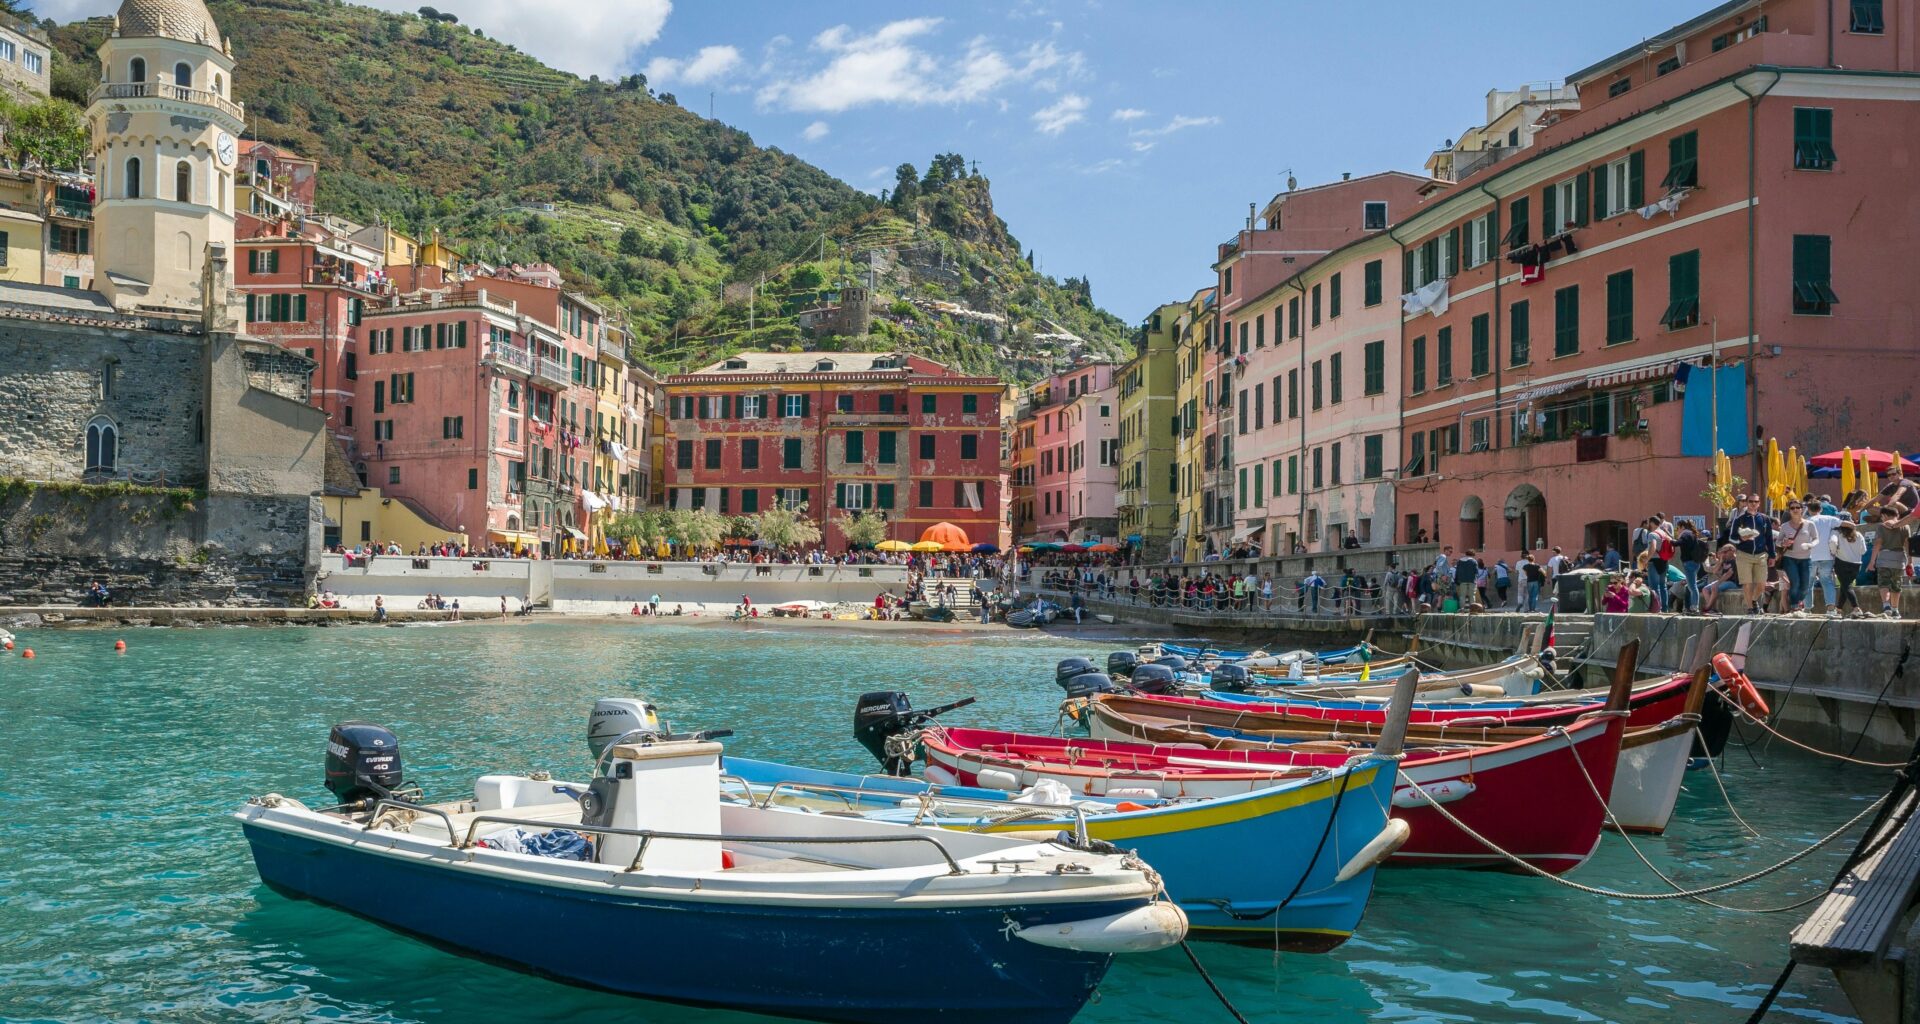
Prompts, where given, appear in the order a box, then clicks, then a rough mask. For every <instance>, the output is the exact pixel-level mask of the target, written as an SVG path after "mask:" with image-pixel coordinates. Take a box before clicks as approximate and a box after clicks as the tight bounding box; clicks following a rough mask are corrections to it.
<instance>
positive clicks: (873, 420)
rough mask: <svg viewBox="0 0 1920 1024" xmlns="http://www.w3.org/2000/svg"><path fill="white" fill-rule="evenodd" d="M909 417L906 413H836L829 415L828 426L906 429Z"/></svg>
mask: <svg viewBox="0 0 1920 1024" xmlns="http://www.w3.org/2000/svg"><path fill="white" fill-rule="evenodd" d="M907 423H908V416H907V414H906V413H904V412H835V413H829V414H828V415H827V425H828V426H832V427H904V426H906V425H907Z"/></svg>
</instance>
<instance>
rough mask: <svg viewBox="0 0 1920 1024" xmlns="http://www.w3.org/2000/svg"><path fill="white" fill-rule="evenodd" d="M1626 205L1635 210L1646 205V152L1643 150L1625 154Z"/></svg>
mask: <svg viewBox="0 0 1920 1024" xmlns="http://www.w3.org/2000/svg"><path fill="white" fill-rule="evenodd" d="M1627 205H1628V206H1631V207H1633V208H1634V209H1636V210H1637V209H1639V208H1640V207H1642V206H1645V205H1647V151H1646V150H1644V149H1636V150H1634V151H1633V152H1632V153H1629V154H1627Z"/></svg>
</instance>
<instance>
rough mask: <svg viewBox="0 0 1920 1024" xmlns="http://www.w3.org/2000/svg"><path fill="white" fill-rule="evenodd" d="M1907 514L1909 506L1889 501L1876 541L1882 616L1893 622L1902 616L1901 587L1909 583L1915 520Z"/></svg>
mask: <svg viewBox="0 0 1920 1024" xmlns="http://www.w3.org/2000/svg"><path fill="white" fill-rule="evenodd" d="M1885 493H1886V492H1885V491H1882V492H1881V494H1882V495H1884V494H1885ZM1907 512H1908V509H1907V506H1905V505H1903V504H1901V503H1900V502H1898V501H1890V502H1887V503H1886V505H1885V506H1883V507H1882V509H1881V511H1880V529H1879V532H1878V533H1876V534H1875V535H1874V539H1873V545H1874V554H1873V570H1874V571H1873V575H1874V582H1875V583H1877V584H1879V586H1880V614H1882V615H1885V616H1886V617H1887V618H1889V619H1897V618H1899V617H1900V588H1901V587H1902V586H1905V585H1906V582H1907V543H1908V542H1909V541H1911V540H1912V539H1913V521H1912V520H1911V519H1910V518H1908V516H1907Z"/></svg>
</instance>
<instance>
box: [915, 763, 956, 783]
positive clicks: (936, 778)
mask: <svg viewBox="0 0 1920 1024" xmlns="http://www.w3.org/2000/svg"><path fill="white" fill-rule="evenodd" d="M920 777H921V778H924V779H926V780H927V781H928V782H931V783H933V784H934V785H936V786H958V785H959V784H960V776H958V775H955V774H953V772H951V771H948V770H947V766H946V765H940V764H929V765H927V766H926V767H925V768H922V769H920Z"/></svg>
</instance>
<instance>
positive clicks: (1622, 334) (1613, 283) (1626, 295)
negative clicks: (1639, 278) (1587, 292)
mask: <svg viewBox="0 0 1920 1024" xmlns="http://www.w3.org/2000/svg"><path fill="white" fill-rule="evenodd" d="M1631 340H1633V271H1631V270H1622V271H1620V272H1619V273H1617V274H1611V275H1608V277H1607V343H1608V344H1610V345H1611V344H1615V343H1618V342H1622V341H1631Z"/></svg>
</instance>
